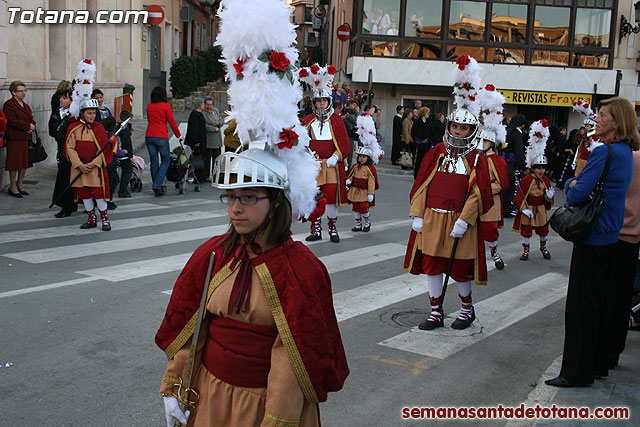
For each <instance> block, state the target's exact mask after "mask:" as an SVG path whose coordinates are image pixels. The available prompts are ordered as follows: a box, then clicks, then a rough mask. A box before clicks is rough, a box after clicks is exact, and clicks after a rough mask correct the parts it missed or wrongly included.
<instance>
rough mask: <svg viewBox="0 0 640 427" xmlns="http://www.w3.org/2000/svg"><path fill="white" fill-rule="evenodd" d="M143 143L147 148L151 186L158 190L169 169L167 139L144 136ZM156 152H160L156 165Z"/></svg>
mask: <svg viewBox="0 0 640 427" xmlns="http://www.w3.org/2000/svg"><path fill="white" fill-rule="evenodd" d="M144 143H145V145H146V146H147V150H149V157H150V160H151V179H152V180H153V188H154V189H158V190H160V189H161V188H162V183H163V182H164V177H165V176H166V175H167V169H169V140H168V139H167V138H157V137H154V136H146V137H145V138H144ZM158 154H160V166H158Z"/></svg>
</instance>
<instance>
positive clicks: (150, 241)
mask: <svg viewBox="0 0 640 427" xmlns="http://www.w3.org/2000/svg"><path fill="white" fill-rule="evenodd" d="M228 228H229V226H228V225H227V224H223V225H215V226H212V227H201V228H193V229H186V230H180V231H172V232H168V233H161V234H153V235H149V236H140V237H129V238H125V239H116V240H107V241H104V242H92V243H83V244H79V245H71V246H58V247H55V248H46V249H36V250H32V251H25V252H16V253H10V254H5V255H3V256H5V257H7V258H12V259H16V260H19V261H24V262H28V263H31V264H42V263H45V262H53V261H62V260H68V259H74V258H80V257H85V256H93V255H101V254H109V253H114V252H124V251H130V250H134V249H144V248H150V247H154V246H166V245H170V244H173V243H183V242H189V241H192V240H201V239H202V240H204V239H207V238H209V237H211V236H217V235H218V234H223V233H224V232H226V231H227V229H228Z"/></svg>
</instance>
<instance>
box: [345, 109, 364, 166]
mask: <svg viewBox="0 0 640 427" xmlns="http://www.w3.org/2000/svg"><path fill="white" fill-rule="evenodd" d="M359 114H360V107H358V101H357V100H355V99H352V100H350V101H349V102H348V103H347V106H346V107H345V108H344V110H343V111H342V116H341V117H342V120H343V121H344V127H345V128H346V129H347V135H349V141H350V143H351V149H350V150H349V157H348V158H347V162H348V164H349V167H351V165H353V164H354V161H353V154H352V153H353V151H354V147H355V146H357V144H358V133H357V130H358V126H357V125H356V121H357V120H358V115H359Z"/></svg>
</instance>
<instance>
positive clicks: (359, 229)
mask: <svg viewBox="0 0 640 427" xmlns="http://www.w3.org/2000/svg"><path fill="white" fill-rule="evenodd" d="M351 231H354V232H355V231H362V228H358V227H353V228H352V229H351Z"/></svg>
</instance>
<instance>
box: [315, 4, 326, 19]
mask: <svg viewBox="0 0 640 427" xmlns="http://www.w3.org/2000/svg"><path fill="white" fill-rule="evenodd" d="M313 14H314V16H315V17H316V18H318V19H322V18H324V17H325V16H327V10H326V9H325V8H324V6H316V7H315V9H313Z"/></svg>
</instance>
